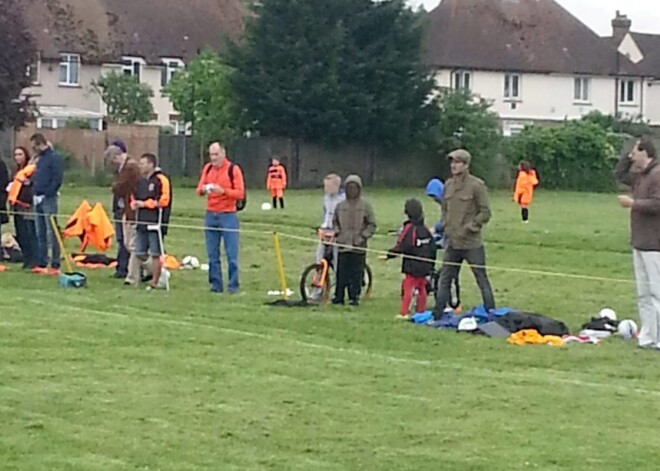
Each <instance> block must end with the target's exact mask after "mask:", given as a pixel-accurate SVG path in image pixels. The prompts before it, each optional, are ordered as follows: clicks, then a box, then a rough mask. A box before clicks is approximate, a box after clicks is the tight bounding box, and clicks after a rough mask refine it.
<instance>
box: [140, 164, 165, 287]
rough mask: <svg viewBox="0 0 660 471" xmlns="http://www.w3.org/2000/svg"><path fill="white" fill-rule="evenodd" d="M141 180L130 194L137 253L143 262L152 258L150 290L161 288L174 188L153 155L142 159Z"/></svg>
mask: <svg viewBox="0 0 660 471" xmlns="http://www.w3.org/2000/svg"><path fill="white" fill-rule="evenodd" d="M140 170H141V172H142V178H140V179H139V180H138V182H137V184H136V185H135V189H134V190H133V194H132V195H131V208H132V209H133V210H134V211H137V222H138V226H137V236H136V242H135V246H136V248H135V254H136V255H137V257H138V258H139V259H140V260H142V261H143V262H145V261H147V258H148V257H149V256H151V259H152V266H153V275H152V279H151V284H150V285H149V287H148V289H158V281H159V280H160V274H161V271H162V265H161V257H162V256H163V254H164V252H163V247H162V237H163V236H164V234H165V233H166V232H167V224H168V223H169V220H170V213H171V208H172V186H171V185H170V179H169V178H168V177H167V175H165V174H164V173H163V171H162V170H161V169H160V168H158V159H157V158H156V156H155V155H153V154H144V155H143V156H142V157H141V158H140Z"/></svg>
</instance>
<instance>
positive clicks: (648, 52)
mask: <svg viewBox="0 0 660 471" xmlns="http://www.w3.org/2000/svg"><path fill="white" fill-rule="evenodd" d="M612 26H613V29H612V36H611V37H609V38H605V40H606V41H610V42H613V43H614V44H615V46H616V47H617V49H618V51H619V52H620V53H621V54H623V55H624V56H626V57H627V58H628V59H629V60H630V61H631V62H633V63H634V64H635V65H636V66H637V69H638V71H639V74H640V75H641V90H642V93H641V94H640V101H641V106H642V110H643V111H642V114H643V116H644V118H645V119H646V120H648V121H649V122H650V123H651V124H655V125H659V124H660V34H643V33H635V32H632V31H631V27H632V21H631V20H630V19H628V17H627V16H625V15H622V14H621V13H620V12H618V11H617V12H616V17H615V18H614V20H613V21H612Z"/></svg>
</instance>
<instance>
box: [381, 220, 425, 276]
mask: <svg viewBox="0 0 660 471" xmlns="http://www.w3.org/2000/svg"><path fill="white" fill-rule="evenodd" d="M435 252H436V249H435V242H434V241H433V236H432V235H431V232H430V231H429V230H428V229H427V228H426V226H425V225H424V220H423V219H421V220H418V221H415V222H413V221H406V222H405V223H404V225H403V230H402V231H401V235H399V238H398V240H397V243H396V245H395V246H394V247H393V248H391V249H390V251H389V254H388V257H389V258H393V257H395V256H396V255H397V254H401V255H404V257H403V262H401V273H404V274H406V275H411V276H416V277H425V276H428V275H430V274H431V273H432V272H433V266H434V265H435V263H434V261H435ZM406 255H409V256H411V257H415V258H408V257H406ZM418 258H420V259H424V260H418Z"/></svg>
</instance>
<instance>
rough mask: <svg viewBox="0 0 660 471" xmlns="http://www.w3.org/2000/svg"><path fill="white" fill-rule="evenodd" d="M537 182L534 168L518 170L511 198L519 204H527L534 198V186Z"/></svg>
mask: <svg viewBox="0 0 660 471" xmlns="http://www.w3.org/2000/svg"><path fill="white" fill-rule="evenodd" d="M538 184H539V179H538V177H537V176H536V172H535V171H534V170H530V171H529V172H525V171H523V170H521V171H520V172H518V178H516V189H515V190H514V192H513V200H514V201H515V202H516V203H518V204H519V205H520V206H529V205H530V204H532V200H533V199H534V188H536V186H537V185H538Z"/></svg>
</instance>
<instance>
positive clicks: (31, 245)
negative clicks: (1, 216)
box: [14, 213, 38, 268]
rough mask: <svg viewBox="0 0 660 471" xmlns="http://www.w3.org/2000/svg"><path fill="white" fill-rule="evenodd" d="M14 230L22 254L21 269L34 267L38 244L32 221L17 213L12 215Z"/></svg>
mask: <svg viewBox="0 0 660 471" xmlns="http://www.w3.org/2000/svg"><path fill="white" fill-rule="evenodd" d="M14 228H15V229H16V242H18V245H20V246H21V252H22V253H23V267H25V268H34V267H36V266H37V250H38V248H37V247H38V246H37V244H38V242H37V229H36V226H35V224H34V220H32V219H28V218H27V217H26V216H22V215H21V214H20V213H17V214H15V215H14Z"/></svg>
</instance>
